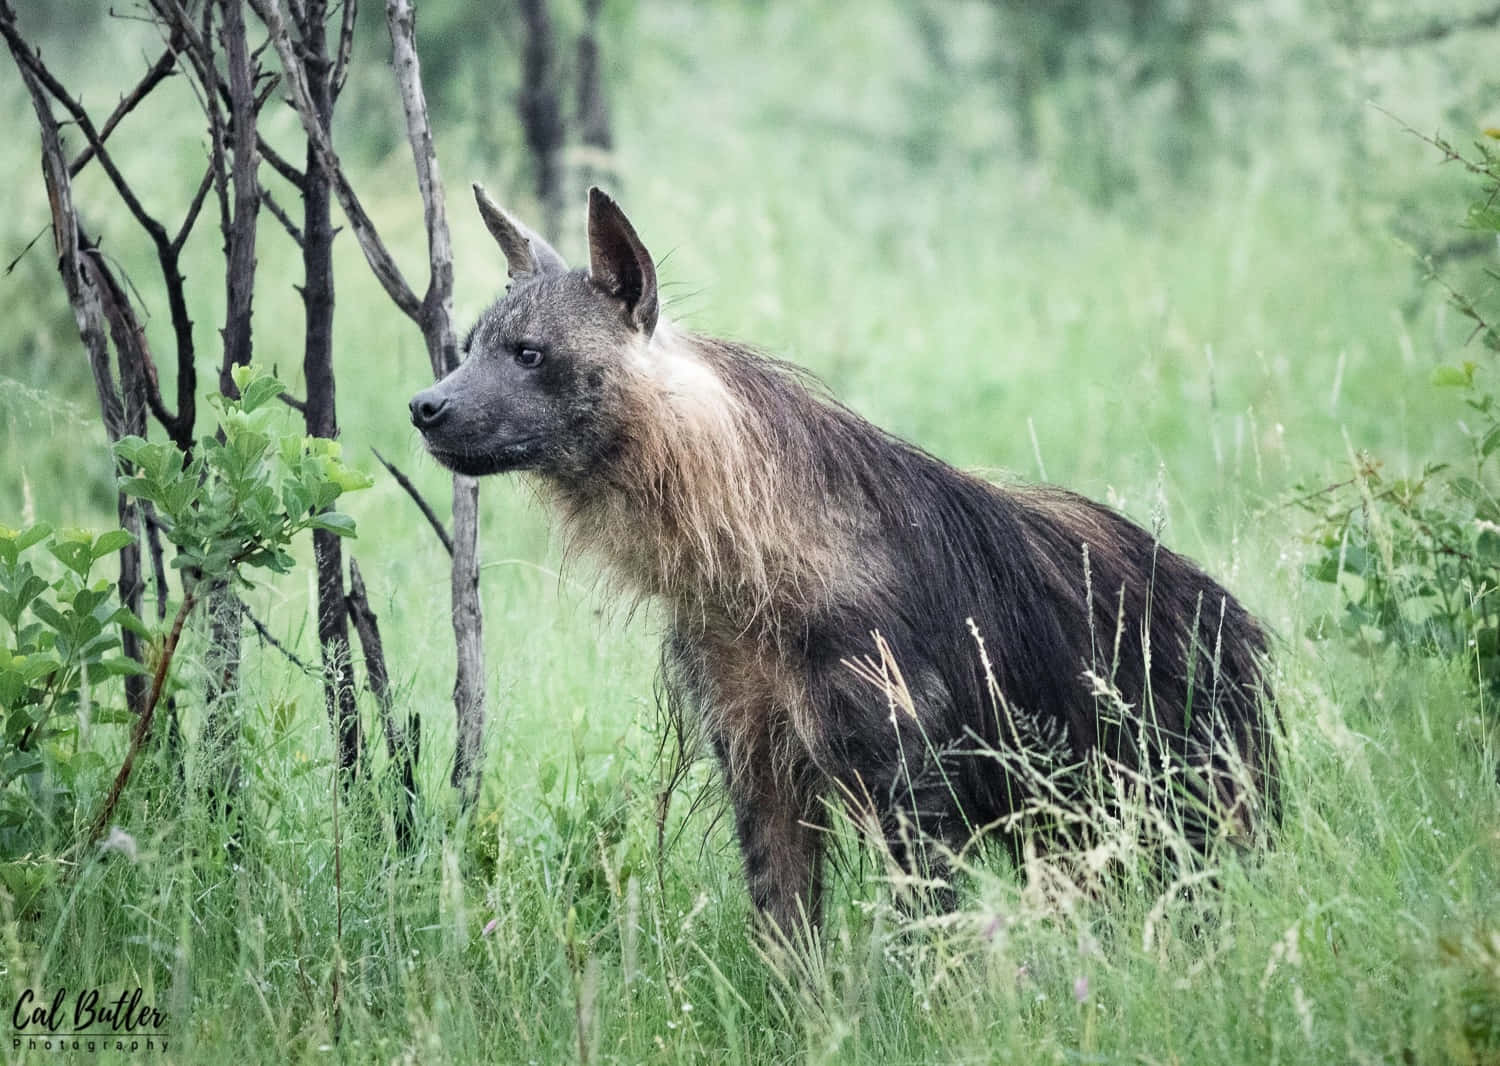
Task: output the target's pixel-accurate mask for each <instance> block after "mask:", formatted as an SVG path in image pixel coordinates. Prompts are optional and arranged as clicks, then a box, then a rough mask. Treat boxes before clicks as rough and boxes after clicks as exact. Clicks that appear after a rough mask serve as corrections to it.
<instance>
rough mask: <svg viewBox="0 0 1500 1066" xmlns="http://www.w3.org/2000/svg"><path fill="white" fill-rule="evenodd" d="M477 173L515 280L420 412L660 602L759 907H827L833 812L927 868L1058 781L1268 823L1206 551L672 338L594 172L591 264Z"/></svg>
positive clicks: (1258, 639)
mask: <svg viewBox="0 0 1500 1066" xmlns="http://www.w3.org/2000/svg"><path fill="white" fill-rule="evenodd" d="M475 191H476V195H477V196H478V199H479V204H480V211H481V214H482V216H483V218H484V221H485V224H486V225H487V227H488V228H489V230H490V232H491V233H492V234H493V235H494V237H495V238H496V240H497V241H498V242H499V244H500V247H501V249H502V250H503V251H504V253H505V257H506V260H507V263H508V266H509V273H510V277H511V279H512V280H511V284H510V287H509V289H508V291H507V292H506V294H505V295H504V297H502V298H501V299H500V300H499V301H498V302H497V303H496V304H495V305H494V306H493V307H491V308H490V309H489V310H488V311H486V312H485V313H484V314H483V315H482V316H481V318H480V320H479V322H478V324H477V325H476V326H475V327H474V329H473V331H472V333H471V334H470V336H469V339H468V340H467V342H466V343H465V352H466V358H465V360H464V362H463V363H462V364H461V365H460V366H459V367H458V369H457V370H455V371H454V372H453V373H452V374H450V375H449V376H448V377H446V378H444V379H443V380H442V381H440V382H438V383H437V384H436V385H434V386H432V387H431V388H429V389H426V390H424V391H423V392H420V393H418V394H417V395H416V396H415V397H414V398H413V399H412V401H411V405H410V406H411V416H412V421H413V422H414V423H415V424H416V425H417V426H418V427H419V428H420V429H421V431H422V434H423V436H424V437H425V439H426V443H427V446H428V448H429V449H430V450H431V452H432V454H433V455H434V456H435V457H436V458H437V459H438V460H439V461H440V462H441V463H443V464H444V465H445V466H448V467H450V468H452V469H454V470H457V471H460V472H462V473H466V474H470V475H481V474H494V473H500V472H504V471H513V470H519V471H527V472H529V473H530V474H531V475H532V476H533V477H534V478H535V479H536V483H537V484H538V486H539V488H540V489H541V491H542V493H543V494H544V495H545V496H546V497H547V498H548V499H549V500H550V501H551V503H552V504H553V505H554V506H555V508H556V510H557V512H558V513H559V514H560V516H561V519H562V522H563V525H564V526H565V529H566V532H567V535H568V537H569V542H570V547H571V548H577V549H583V550H587V551H590V552H592V553H595V554H597V555H598V556H600V557H602V559H603V561H604V563H605V564H606V567H607V568H608V570H609V571H611V572H612V574H613V575H614V576H615V577H616V578H617V579H619V581H620V583H621V584H623V585H624V586H626V587H627V588H629V589H630V590H631V591H632V592H633V593H634V594H637V595H643V596H649V597H654V598H656V599H658V600H659V601H660V602H661V603H662V604H663V606H664V607H665V611H666V615H667V617H668V619H669V620H670V632H669V636H668V637H667V642H666V655H665V658H666V664H667V665H666V680H667V683H668V686H669V689H670V690H671V692H672V693H673V695H674V697H675V698H677V699H680V700H682V701H684V702H686V703H687V704H689V705H690V706H691V707H693V708H694V709H695V710H696V712H697V714H698V716H699V720H700V721H701V723H702V725H703V727H704V729H705V730H706V732H707V734H708V736H709V737H710V738H711V740H712V742H713V746H714V749H715V751H716V753H717V755H718V758H719V761H720V764H721V766H722V769H723V773H724V777H725V781H726V783H727V785H728V791H729V795H730V798H731V801H732V803H733V806H734V814H735V823H736V828H737V830H738V833H739V840H740V845H741V848H742V850H743V855H744V862H745V870H746V875H747V877H748V880H749V885H750V894H751V897H752V898H753V900H754V903H755V906H756V907H757V908H758V909H759V911H760V912H761V913H762V914H763V915H764V916H765V917H766V918H767V919H769V920H770V921H772V922H774V923H776V925H777V926H779V927H780V928H781V929H783V930H786V931H790V930H791V929H792V928H793V927H794V926H796V925H798V924H799V923H801V922H803V921H814V922H815V921H816V920H817V912H818V902H819V895H820V876H821V866H822V852H823V836H822V834H823V830H824V828H825V825H826V819H827V817H828V811H829V804H830V802H842V803H843V804H844V805H845V807H846V808H847V809H848V810H849V811H850V813H851V814H853V815H854V816H855V818H856V819H857V820H858V821H859V822H861V823H862V824H864V825H867V826H873V827H876V828H878V831H879V832H881V833H882V834H883V835H884V836H885V838H886V840H887V841H888V843H889V846H890V848H891V851H892V853H893V855H894V856H895V858H896V860H897V861H898V862H899V863H901V864H902V865H903V866H904V867H906V868H907V869H909V870H911V871H913V872H918V871H925V872H927V873H929V874H930V873H932V872H933V864H934V863H936V862H938V861H939V859H938V856H940V855H941V854H942V853H943V852H944V851H946V850H947V849H954V848H958V847H961V846H963V844H965V843H966V842H967V841H968V840H970V839H971V838H972V837H973V836H974V835H975V834H976V833H977V832H980V831H984V832H987V833H989V834H992V835H996V836H999V837H1000V838H1002V839H1005V840H1007V841H1008V842H1010V843H1011V844H1012V845H1014V844H1015V842H1016V840H1017V838H1018V835H1019V834H1020V832H1021V831H1022V829H1023V827H1024V826H1026V825H1027V824H1028V822H1027V818H1026V815H1027V812H1028V811H1030V810H1034V809H1035V808H1036V807H1037V806H1038V805H1047V804H1050V805H1052V806H1053V808H1054V809H1057V807H1058V805H1059V804H1061V806H1062V810H1063V813H1064V814H1066V813H1067V812H1066V807H1067V804H1068V803H1069V802H1070V799H1069V797H1073V799H1074V800H1077V797H1079V796H1080V795H1081V794H1082V793H1081V792H1079V791H1078V790H1076V789H1074V788H1073V787H1072V786H1070V785H1068V784H1066V782H1067V781H1068V780H1070V779H1071V780H1073V781H1074V783H1075V784H1077V782H1078V779H1082V778H1092V779H1094V780H1095V781H1098V780H1101V779H1105V778H1110V779H1113V780H1115V781H1116V782H1119V781H1120V780H1133V781H1136V782H1141V783H1143V784H1142V785H1141V787H1140V789H1139V790H1138V791H1137V795H1141V796H1144V797H1145V798H1146V805H1147V808H1148V809H1149V810H1154V811H1157V812H1158V813H1161V814H1164V815H1166V816H1167V817H1168V818H1169V819H1170V820H1171V822H1172V824H1173V825H1176V826H1178V827H1180V829H1181V834H1180V836H1181V837H1182V838H1185V839H1187V840H1188V841H1189V842H1190V843H1191V844H1192V845H1193V846H1194V847H1196V848H1199V849H1203V848H1206V847H1208V846H1209V845H1211V844H1212V843H1213V842H1214V841H1215V840H1216V839H1219V838H1230V839H1235V840H1243V839H1245V838H1246V837H1247V836H1249V835H1250V834H1251V833H1252V832H1253V831H1254V829H1255V827H1256V825H1257V824H1258V823H1259V822H1261V821H1263V820H1264V819H1265V817H1266V816H1267V815H1268V814H1271V813H1272V812H1274V810H1275V806H1276V804H1275V773H1274V766H1273V749H1272V744H1271V728H1270V722H1271V720H1272V712H1271V711H1269V710H1268V708H1269V706H1270V704H1269V694H1268V693H1267V692H1266V678H1265V674H1264V665H1263V664H1264V659H1265V654H1266V637H1265V634H1264V632H1263V631H1262V629H1261V627H1260V626H1259V625H1258V624H1257V623H1256V621H1255V619H1253V618H1252V617H1251V616H1250V615H1249V614H1248V613H1247V612H1246V611H1245V609H1244V608H1243V607H1242V606H1241V605H1240V604H1239V603H1238V602H1237V601H1236V600H1235V599H1234V598H1233V597H1232V596H1231V595H1229V593H1227V592H1226V591H1225V590H1224V589H1223V588H1222V587H1221V586H1219V585H1218V584H1217V583H1215V582H1214V581H1213V580H1212V579H1211V578H1209V577H1208V576H1206V575H1205V574H1204V573H1203V572H1202V571H1201V570H1199V569H1198V568H1197V567H1195V566H1194V565H1193V564H1192V563H1190V562H1189V561H1188V560H1186V559H1184V558H1183V557H1181V556H1179V555H1176V554H1174V553H1172V552H1170V551H1168V550H1166V549H1165V548H1163V547H1161V546H1160V545H1159V544H1158V543H1157V542H1156V540H1155V538H1154V537H1153V536H1152V535H1151V534H1149V533H1147V532H1146V531H1144V530H1142V529H1141V528H1139V527H1138V526H1136V525H1134V524H1133V523H1131V522H1130V521H1128V520H1127V519H1125V518H1123V517H1121V516H1120V515H1118V514H1116V513H1115V512H1113V511H1111V510H1109V509H1107V508H1105V507H1103V506H1100V505H1099V504H1095V503H1092V502H1090V501H1089V500H1086V499H1083V498H1082V497H1079V496H1076V495H1074V494H1072V493H1069V492H1065V491H1063V490H1061V489H1056V488H1044V487H1009V486H1007V487H1000V486H996V485H993V484H990V483H988V482H985V481H982V480H980V479H978V478H976V477H972V476H970V475H968V474H965V473H963V472H961V471H958V470H955V469H953V468H952V467H950V466H948V465H947V464H945V463H943V462H941V461H939V460H938V459H935V458H933V457H932V456H930V455H928V454H927V453H925V452H923V451H922V450H921V449H919V448H917V447H915V446H913V445H911V444H908V443H906V442H905V441H903V440H900V439H898V438H896V437H893V436H891V435H890V434H888V433H886V432H884V431H882V430H881V429H879V428H877V427H876V426H873V425H871V424H870V423H869V422H866V421H865V420H864V419H862V418H860V417H859V416H858V415H857V414H855V413H854V412H852V411H850V410H848V409H847V408H845V407H843V406H841V405H839V404H838V403H836V402H834V401H833V400H831V399H830V398H829V397H828V396H827V395H825V394H824V393H823V392H822V391H821V390H820V389H819V388H818V387H817V385H816V384H815V383H814V382H812V381H811V380H810V379H809V378H808V377H806V376H805V375H803V374H802V373H800V372H799V371H797V370H796V369H795V368H793V367H791V366H788V365H787V364H785V363H781V362H778V361H775V360H773V359H769V358H767V357H765V356H763V355H761V354H759V353H757V352H755V351H752V350H751V349H749V348H746V347H743V346H741V345H738V344H733V343H730V342H727V341H722V340H716V339H713V338H709V337H703V336H698V335H695V334H692V333H689V332H686V331H684V330H682V329H679V328H677V327H676V326H674V325H673V324H672V323H671V322H669V321H668V320H667V319H665V318H663V317H662V316H661V315H660V314H659V304H658V295H657V283H656V272H655V268H654V266H653V264H652V261H651V257H650V256H649V255H648V254H647V252H646V249H645V247H644V246H643V245H642V243H641V241H640V239H639V238H638V237H637V235H636V232H635V229H634V228H633V227H632V226H631V224H630V222H629V221H628V220H627V219H626V217H625V215H624V214H623V213H622V212H621V210H620V209H619V207H618V206H617V205H616V204H615V202H614V201H613V200H611V199H610V198H609V197H608V196H606V195H604V194H603V193H601V192H600V191H599V190H597V189H594V190H591V191H590V194H589V217H588V233H589V255H590V261H589V267H588V269H587V270H569V269H568V268H567V267H566V265H565V264H564V262H563V260H562V259H561V257H559V256H558V254H557V253H556V252H555V251H553V250H552V249H551V248H550V247H548V246H547V245H546V244H545V242H543V241H542V240H541V239H540V238H539V237H537V236H536V235H535V234H533V233H531V232H530V231H528V230H527V229H526V228H524V227H523V226H521V225H520V224H519V223H517V222H516V221H514V220H513V219H511V218H510V217H508V216H507V215H506V214H505V213H504V212H503V211H501V210H500V209H499V208H498V207H496V206H495V205H494V204H493V203H491V202H490V201H489V200H488V198H487V197H486V196H485V195H484V194H483V192H482V191H481V190H479V189H478V188H477V187H476V190H475ZM877 634H878V636H877ZM877 648H878V649H879V650H878V653H877ZM874 654H878V655H879V658H878V659H875V658H872V655H874ZM898 672H899V683H896V682H895V679H896V678H897V676H898ZM876 675H878V676H882V677H886V678H889V679H891V680H892V681H893V684H892V685H891V686H889V688H890V691H889V692H882V691H881V686H880V685H872V684H871V681H872V677H876ZM876 679H877V680H878V677H876ZM1038 764H1042V765H1038ZM1038 771H1041V772H1038ZM1054 771H1057V773H1054ZM1064 771H1067V772H1064ZM1058 782H1064V783H1063V784H1061V785H1059V784H1058ZM1044 792H1045V793H1046V794H1045V795H1043V793H1044ZM1077 802H1082V801H1081V800H1077ZM1059 821H1060V822H1061V823H1064V824H1065V823H1066V822H1067V819H1066V818H1062V819H1060V820H1059ZM1053 839H1054V840H1055V839H1056V838H1055V837H1054V838H1053ZM930 845H939V846H937V847H929V846H930Z"/></svg>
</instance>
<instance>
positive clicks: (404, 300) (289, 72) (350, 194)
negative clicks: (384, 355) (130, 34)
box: [249, 0, 422, 321]
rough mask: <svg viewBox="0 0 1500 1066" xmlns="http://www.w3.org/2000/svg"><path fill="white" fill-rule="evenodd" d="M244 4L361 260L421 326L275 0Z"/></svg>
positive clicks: (418, 309) (418, 306) (418, 305)
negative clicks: (276, 60)
mask: <svg viewBox="0 0 1500 1066" xmlns="http://www.w3.org/2000/svg"><path fill="white" fill-rule="evenodd" d="M249 2H250V6H251V7H252V8H253V9H254V10H255V13H256V15H258V16H259V17H260V20H261V21H262V22H264V23H265V25H266V29H267V30H268V31H269V32H270V35H271V44H272V45H273V46H274V47H275V49H276V54H277V55H279V56H280V57H281V70H282V76H283V78H284V79H285V82H286V85H287V88H288V89H289V90H290V91H291V94H292V106H293V107H294V108H295V109H296V111H297V117H298V118H300V119H301V120H302V128H303V130H304V131H306V133H307V137H308V141H309V142H310V143H311V144H312V146H313V149H314V151H315V152H316V153H317V157H318V162H319V163H320V165H321V166H322V167H323V171H324V173H326V174H327V175H328V178H329V180H330V181H331V182H332V183H333V191H334V195H335V196H337V197H338V201H339V206H341V207H342V208H343V209H344V214H345V215H346V216H347V217H348V219H349V226H350V228H351V229H352V230H353V231H354V236H355V239H356V240H358V241H359V247H360V250H361V251H363V252H364V254H365V260H366V261H367V262H368V263H369V264H370V269H371V270H372V271H374V272H375V277H376V278H377V279H378V280H379V281H380V284H381V285H382V286H383V287H384V288H385V291H386V294H387V295H388V296H389V297H390V298H391V301H392V302H393V303H395V305H396V306H397V307H399V308H400V309H401V310H402V311H403V312H405V314H406V315H407V316H409V317H410V318H412V319H415V320H418V321H420V317H421V314H422V302H421V301H420V300H418V299H417V296H416V293H414V292H413V291H412V288H411V286H410V285H408V284H407V283H406V278H405V277H404V276H402V273H401V268H400V267H398V266H397V265H396V260H395V259H394V258H393V257H392V256H391V253H390V251H389V250H388V249H387V248H386V246H385V242H384V241H382V240H381V239H380V234H379V233H378V232H377V231H376V229H375V223H374V222H373V221H372V220H371V219H370V216H369V215H368V214H366V212H365V209H364V206H363V205H362V204H361V203H360V202H359V197H357V196H356V195H355V194H354V189H353V188H352V187H351V186H350V185H349V182H348V179H347V178H346V177H345V176H344V169H343V166H342V165H341V164H340V163H339V157H338V154H337V153H336V152H335V151H334V150H333V144H332V142H331V141H330V139H329V136H328V131H327V130H326V129H324V128H323V125H322V123H321V122H320V121H319V120H318V109H317V106H316V105H315V104H314V102H313V98H312V91H311V89H310V88H309V86H308V84H307V75H306V72H305V71H303V69H302V65H301V64H300V63H299V62H298V61H297V53H296V49H295V48H294V46H293V45H292V40H291V37H290V35H289V34H288V33H287V28H286V23H285V21H284V20H283V18H282V14H281V5H280V3H279V0H249Z"/></svg>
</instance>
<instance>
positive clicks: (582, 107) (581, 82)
mask: <svg viewBox="0 0 1500 1066" xmlns="http://www.w3.org/2000/svg"><path fill="white" fill-rule="evenodd" d="M603 6H604V0H585V2H584V5H583V15H584V23H583V32H582V33H580V34H579V35H578V100H577V107H578V140H579V142H580V143H581V144H582V145H583V148H584V151H583V165H582V166H581V167H580V168H579V170H580V177H581V178H582V181H581V183H580V184H582V186H583V187H584V188H585V189H587V188H588V187H589V186H591V185H599V184H604V185H612V184H614V181H615V173H614V160H613V157H612V156H611V155H610V153H611V151H612V150H613V149H614V133H613V131H612V130H611V129H610V121H609V98H608V96H607V95H606V94H605V91H604V71H603V64H602V62H601V60H600V55H599V11H600V9H601V8H602V7H603Z"/></svg>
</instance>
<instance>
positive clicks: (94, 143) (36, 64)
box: [0, 3, 197, 450]
mask: <svg viewBox="0 0 1500 1066" xmlns="http://www.w3.org/2000/svg"><path fill="white" fill-rule="evenodd" d="M0 36H3V37H4V38H5V40H6V43H7V45H8V46H9V47H10V52H11V55H12V57H14V58H15V60H16V63H17V65H18V66H19V67H20V68H21V70H22V74H23V77H25V78H27V80H28V85H31V86H34V87H35V88H36V91H40V90H41V89H43V88H44V89H45V90H46V92H47V93H48V94H50V95H51V97H52V98H53V99H54V100H56V101H57V102H58V103H59V104H60V105H61V106H62V107H63V109H64V110H65V111H67V112H68V114H69V115H71V116H72V118H73V120H74V122H75V124H76V125H77V126H78V128H79V130H80V131H81V132H82V133H83V135H84V138H85V140H87V141H88V143H89V145H90V147H92V148H93V150H94V154H95V156H96V157H97V159H98V160H99V165H100V166H101V167H103V168H104V171H105V173H106V174H108V175H109V179H110V182H111V183H112V184H113V185H114V187H115V190H116V192H117V193H118V194H119V196H120V198H121V200H123V201H124V203H125V205H126V207H127V208H128V209H129V210H130V212H131V214H132V215H133V216H134V217H135V219H136V221H137V222H139V223H140V225H141V226H142V228H143V229H145V230H146V233H147V234H148V235H149V236H150V238H151V241H152V243H153V244H154V245H155V247H156V253H157V259H158V260H159V262H160V265H161V272H162V280H163V282H164V284H165V286H166V289H167V303H168V306H169V309H170V313H171V319H172V327H173V332H174V334H175V336H176V340H177V408H178V409H177V413H176V414H175V415H174V414H172V413H171V412H170V411H168V410H167V409H166V406H165V405H164V404H162V403H161V402H160V397H159V396H158V397H157V398H156V402H155V403H154V404H153V406H152V410H153V413H155V414H156V416H157V418H158V419H159V420H160V421H161V423H162V425H163V426H165V427H166V430H167V433H168V434H169V435H170V436H171V437H172V439H173V440H174V441H175V442H176V443H177V445H178V447H180V448H182V449H183V450H188V449H190V448H191V447H192V436H193V421H194V417H195V415H194V408H195V404H196V390H197V372H196V369H195V367H194V364H193V331H192V320H191V319H190V318H189V317H188V310H187V300H186V298H185V296H184V293H183V277H182V274H181V271H180V269H179V267H178V248H177V247H176V246H174V244H173V243H172V238H171V237H170V236H168V234H167V231H166V228H165V227H164V226H162V224H161V223H160V222H158V221H157V220H156V219H155V218H153V217H152V216H151V215H150V214H149V213H148V212H147V211H146V209H145V208H144V207H143V206H142V205H141V202H140V200H139V198H138V197H137V196H136V195H135V192H134V190H133V189H132V188H131V187H130V184H129V182H128V181H126V179H125V176H124V175H123V174H122V173H121V172H120V170H119V168H118V167H116V166H115V163H114V160H113V159H112V158H111V157H110V155H109V152H108V151H107V150H106V149H105V147H104V142H103V140H102V139H101V138H100V136H99V132H98V131H97V130H96V129H95V128H94V124H93V121H92V120H91V119H90V118H89V116H88V113H87V112H86V111H85V110H84V109H83V107H82V106H81V105H80V104H79V103H78V101H77V100H76V99H74V98H73V96H72V95H71V94H69V93H68V91H67V90H66V89H65V88H64V87H63V85H62V84H61V83H60V82H59V81H58V80H57V79H56V78H55V77H53V75H52V73H51V71H49V70H48V69H47V66H46V64H45V63H43V62H42V60H41V56H40V55H39V54H37V52H36V51H35V50H34V49H33V48H32V47H31V46H30V45H28V44H27V42H26V41H25V39H24V38H22V36H21V34H20V31H19V30H18V29H17V28H16V24H15V13H14V11H13V10H12V9H11V7H10V5H9V4H8V3H7V4H5V5H4V6H3V7H0ZM33 98H34V101H36V102H37V103H38V106H40V101H39V100H37V98H36V97H35V93H34V94H33ZM38 114H39V117H40V114H41V113H40V111H39V112H38ZM51 121H52V119H51V117H50V109H49V115H48V117H46V118H43V119H42V122H43V125H46V124H48V123H49V122H51ZM70 205H71V200H70ZM69 211H70V212H71V206H70V207H69ZM55 220H56V215H54V221H55ZM73 224H74V223H69V225H73ZM54 229H55V227H54ZM58 239H59V241H60V242H61V240H62V238H61V237H59V238H58ZM67 239H68V240H70V241H71V240H73V239H74V238H73V236H72V235H69V236H68V238H67Z"/></svg>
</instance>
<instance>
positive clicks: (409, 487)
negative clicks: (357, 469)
mask: <svg viewBox="0 0 1500 1066" xmlns="http://www.w3.org/2000/svg"><path fill="white" fill-rule="evenodd" d="M370 450H371V451H372V452H375V458H377V459H379V460H380V465H381V466H383V467H385V468H386V469H387V470H388V471H390V474H391V477H393V478H395V479H396V484H398V485H400V486H401V487H402V488H403V489H405V490H406V494H407V495H408V496H410V497H411V498H412V502H413V503H415V504H416V505H417V508H418V509H419V510H420V511H421V512H422V514H423V515H425V516H426V518H427V521H428V522H429V523H430V524H431V525H432V531H433V532H434V533H436V534H437V537H438V540H440V541H442V542H443V550H445V551H446V552H447V553H448V554H449V555H452V554H453V538H452V537H450V536H449V535H448V529H447V527H446V526H444V525H443V520H442V519H441V518H439V517H438V516H437V512H436V511H434V510H433V509H432V505H431V504H429V503H428V502H427V500H426V498H425V497H424V496H423V495H422V492H421V490H420V489H418V488H417V487H416V486H415V485H413V484H412V483H411V479H410V478H409V477H407V476H406V475H405V474H403V473H402V472H401V471H400V470H398V469H397V468H396V464H394V463H392V462H391V461H390V460H389V459H387V458H386V457H385V456H383V455H381V454H380V452H379V451H377V450H376V449H374V448H371V449H370Z"/></svg>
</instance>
